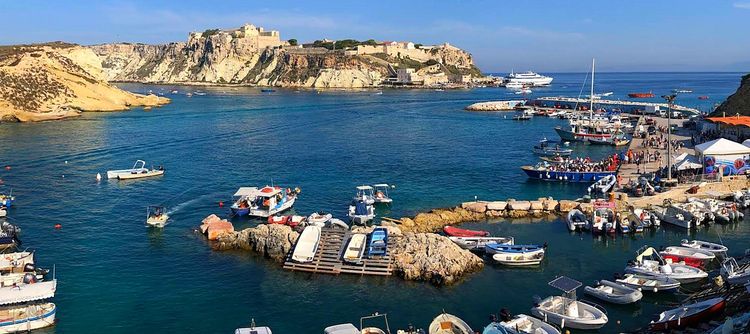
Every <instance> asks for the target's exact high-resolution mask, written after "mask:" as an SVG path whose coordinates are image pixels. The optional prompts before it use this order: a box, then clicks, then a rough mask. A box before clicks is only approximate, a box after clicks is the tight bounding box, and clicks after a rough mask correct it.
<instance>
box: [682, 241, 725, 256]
mask: <svg viewBox="0 0 750 334" xmlns="http://www.w3.org/2000/svg"><path fill="white" fill-rule="evenodd" d="M680 245H682V246H683V247H690V248H695V249H702V250H707V251H709V252H712V253H714V254H724V253H726V252H727V251H728V250H729V248H727V247H726V246H724V245H720V244H715V243H713V242H708V241H701V240H690V241H688V240H687V239H682V241H681V242H680Z"/></svg>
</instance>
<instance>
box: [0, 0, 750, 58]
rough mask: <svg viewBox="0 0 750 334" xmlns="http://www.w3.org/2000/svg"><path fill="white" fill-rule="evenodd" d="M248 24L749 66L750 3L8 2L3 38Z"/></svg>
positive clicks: (145, 38)
mask: <svg viewBox="0 0 750 334" xmlns="http://www.w3.org/2000/svg"><path fill="white" fill-rule="evenodd" d="M245 22H250V23H253V24H255V25H261V26H263V27H265V28H266V29H274V30H279V31H281V36H282V38H283V39H289V38H296V39H298V40H300V41H312V40H315V39H322V38H330V39H344V38H355V39H369V38H374V39H377V40H410V41H414V42H418V43H423V44H433V43H442V42H445V41H447V42H450V43H451V44H454V45H456V46H459V47H461V48H464V49H466V50H468V51H469V52H471V53H472V54H473V55H474V58H475V61H476V63H477V64H478V66H479V67H480V68H481V69H482V70H483V71H485V72H505V71H509V70H511V69H516V70H525V69H533V70H536V71H547V72H552V71H586V70H588V66H589V65H588V64H589V63H590V61H591V58H592V57H596V58H597V69H598V70H600V71H625V72H629V71H716V70H718V71H750V0H736V1H721V0H716V1H714V0H703V1H699V0H690V1H671V0H670V1H666V0H664V1H662V0H651V1H645V0H636V1H632V0H629V1H616V0H613V1H606V0H597V1H595V0H578V1H576V0H567V1H562V0H560V1H501V0H495V1H457V0H445V1H418V0H414V1H387V0H381V1H356V0H355V1H353V0H346V1H338V0H326V1H278V0H275V1H252V0H241V1H206V0H202V1H145V0H122V1H11V0H0V31H2V32H3V33H2V34H0V44H19V43H33V42H44V41H53V40H63V41H67V42H74V43H80V44H96V43H106V42H119V41H127V42H143V43H164V42H174V41H183V40H185V39H186V38H187V33H188V32H189V31H203V30H205V29H207V28H233V27H238V26H240V25H241V24H243V23H245Z"/></svg>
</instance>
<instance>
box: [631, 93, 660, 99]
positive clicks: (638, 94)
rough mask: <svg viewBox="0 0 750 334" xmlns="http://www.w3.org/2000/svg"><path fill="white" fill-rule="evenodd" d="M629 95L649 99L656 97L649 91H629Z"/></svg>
mask: <svg viewBox="0 0 750 334" xmlns="http://www.w3.org/2000/svg"><path fill="white" fill-rule="evenodd" d="M628 97H630V98H634V99H648V98H652V97H654V93H652V92H648V93H628Z"/></svg>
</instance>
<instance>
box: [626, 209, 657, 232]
mask: <svg viewBox="0 0 750 334" xmlns="http://www.w3.org/2000/svg"><path fill="white" fill-rule="evenodd" d="M633 214H634V215H636V217H638V219H639V220H640V221H641V224H643V227H647V228H648V227H657V226H659V225H661V220H659V217H657V216H656V215H655V214H654V213H653V212H650V211H647V210H644V209H634V210H633Z"/></svg>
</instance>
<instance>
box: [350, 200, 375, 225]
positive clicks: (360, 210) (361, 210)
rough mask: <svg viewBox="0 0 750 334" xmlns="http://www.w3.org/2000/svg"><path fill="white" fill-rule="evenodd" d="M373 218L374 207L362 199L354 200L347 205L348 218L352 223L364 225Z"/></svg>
mask: <svg viewBox="0 0 750 334" xmlns="http://www.w3.org/2000/svg"><path fill="white" fill-rule="evenodd" d="M374 218H375V207H374V206H372V204H367V202H365V201H363V200H355V201H352V203H351V204H350V205H349V219H351V221H352V222H353V223H354V224H359V225H365V224H367V222H369V221H370V220H373V219H374Z"/></svg>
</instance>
